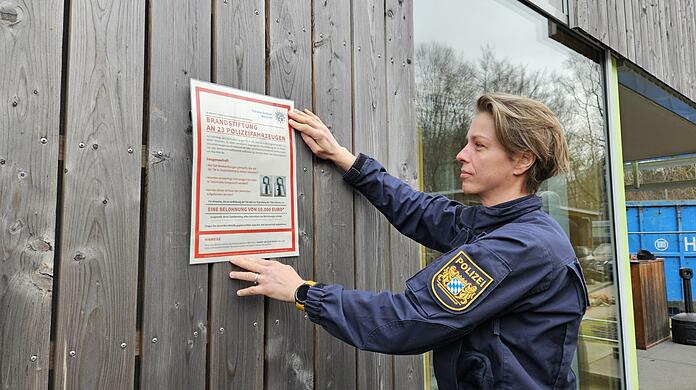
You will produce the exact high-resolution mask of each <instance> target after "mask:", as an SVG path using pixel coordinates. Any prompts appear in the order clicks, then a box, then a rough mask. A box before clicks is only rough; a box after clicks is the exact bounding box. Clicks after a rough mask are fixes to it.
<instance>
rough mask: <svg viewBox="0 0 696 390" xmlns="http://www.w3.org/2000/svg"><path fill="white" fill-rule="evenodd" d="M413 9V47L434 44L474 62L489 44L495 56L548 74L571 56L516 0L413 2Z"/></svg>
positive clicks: (540, 19)
mask: <svg viewBox="0 0 696 390" xmlns="http://www.w3.org/2000/svg"><path fill="white" fill-rule="evenodd" d="M413 11H414V12H413V14H414V40H415V44H416V47H418V45H419V44H421V43H425V42H431V41H436V42H439V43H442V44H446V45H448V46H451V47H454V48H455V49H457V51H458V52H460V53H462V54H463V55H464V56H465V57H466V58H467V59H474V58H478V57H479V56H480V54H481V47H482V46H485V45H486V44H488V45H490V46H491V47H492V48H493V49H494V52H495V53H496V56H497V58H508V59H510V60H511V61H512V62H513V63H524V64H527V65H529V67H530V68H532V69H543V68H547V69H548V70H549V71H551V70H563V61H564V60H565V59H566V58H567V57H568V55H569V53H570V52H571V50H570V49H568V48H566V47H565V46H563V45H562V44H560V43H558V42H556V41H554V40H552V39H550V38H548V31H547V30H548V28H547V22H546V19H545V18H544V17H542V16H541V15H539V14H537V13H536V12H535V11H533V10H532V9H530V8H528V7H526V6H524V5H523V4H521V3H520V2H519V1H517V0H429V1H428V0H415V1H414V10H413Z"/></svg>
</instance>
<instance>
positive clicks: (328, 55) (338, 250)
mask: <svg viewBox="0 0 696 390" xmlns="http://www.w3.org/2000/svg"><path fill="white" fill-rule="evenodd" d="M313 4H314V10H313V13H314V18H313V20H314V31H313V32H312V35H313V42H314V43H313V47H314V61H313V66H314V93H315V95H314V108H315V111H314V112H315V113H316V114H317V115H318V116H319V117H320V118H322V120H323V121H324V123H325V124H326V126H327V127H328V128H329V129H330V130H331V132H332V133H333V135H334V137H336V139H337V141H338V142H339V143H340V144H341V145H342V146H345V147H346V148H348V149H349V150H351V149H352V148H353V134H352V126H353V123H352V117H351V116H352V111H351V103H352V91H351V70H352V69H351V62H352V56H351V54H352V51H351V47H352V43H351V34H350V31H351V26H350V2H349V1H341V0H338V1H329V2H324V1H314V2H313ZM298 139H299V138H298ZM300 142H302V141H300ZM342 175H343V171H342V170H341V169H340V168H338V167H336V166H334V164H333V163H327V162H325V161H322V160H321V159H316V163H315V166H314V185H315V191H314V204H315V207H314V213H315V226H316V227H317V228H316V231H315V237H316V239H315V240H314V248H315V254H316V256H315V260H314V261H315V270H316V272H315V276H314V277H315V279H316V280H317V281H320V282H323V283H337V284H341V285H343V286H344V287H345V288H347V289H352V288H354V287H355V251H354V243H353V235H354V227H353V190H352V188H351V187H350V186H349V185H347V184H346V183H344V182H343V179H342ZM315 342H316V349H315V350H316V356H315V362H316V363H315V367H316V372H315V386H314V387H315V388H316V389H342V388H345V389H353V388H356V386H357V382H356V381H357V372H356V364H357V363H356V352H355V348H353V347H351V346H349V345H348V344H346V343H344V342H342V341H340V340H338V339H336V338H334V337H332V336H331V335H329V334H328V333H326V332H325V331H324V330H322V329H318V330H317V331H316V340H315Z"/></svg>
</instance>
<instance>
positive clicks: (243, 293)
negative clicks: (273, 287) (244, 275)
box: [237, 286, 263, 297]
mask: <svg viewBox="0 0 696 390" xmlns="http://www.w3.org/2000/svg"><path fill="white" fill-rule="evenodd" d="M261 291H262V290H261V287H259V286H251V287H247V288H243V289H241V290H237V295H238V296H240V297H249V296H253V295H263V293H262V292H261Z"/></svg>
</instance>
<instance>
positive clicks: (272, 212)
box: [190, 80, 299, 264]
mask: <svg viewBox="0 0 696 390" xmlns="http://www.w3.org/2000/svg"><path fill="white" fill-rule="evenodd" d="M291 109H293V102H292V101H289V100H283V99H277V98H273V97H269V96H263V95H258V94H254V93H250V92H245V91H241V90H238V89H234V88H230V87H225V86H222V85H216V84H211V83H206V82H202V81H198V80H191V118H192V119H193V175H192V184H193V185H192V191H191V192H192V195H191V256H190V263H191V264H198V263H210V262H216V261H227V260H228V258H229V256H234V255H258V256H261V257H287V256H298V255H299V251H298V234H297V197H296V194H297V188H296V187H297V184H296V177H295V156H296V153H295V134H294V131H293V129H292V128H291V127H290V125H289V124H288V111H289V110H291Z"/></svg>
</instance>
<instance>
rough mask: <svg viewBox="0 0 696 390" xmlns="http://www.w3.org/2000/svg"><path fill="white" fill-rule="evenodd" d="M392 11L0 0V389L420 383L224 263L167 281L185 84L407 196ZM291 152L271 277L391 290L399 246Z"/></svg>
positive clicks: (402, 270) (397, 17) (261, 0)
mask: <svg viewBox="0 0 696 390" xmlns="http://www.w3.org/2000/svg"><path fill="white" fill-rule="evenodd" d="M617 1H620V0H617ZM412 13H413V9H412V4H411V2H410V1H406V2H404V1H401V0H369V1H340V0H325V1H312V0H298V1H293V2H287V1H283V0H249V1H228V0H204V1H196V2H191V1H186V0H172V1H164V0H132V1H128V2H122V1H117V0H104V1H99V2H95V1H90V0H64V1H60V0H24V1H19V0H6V1H1V2H0V54H1V56H0V64H1V65H2V68H3V69H5V71H3V74H2V75H1V76H0V80H1V82H2V84H0V96H1V97H2V99H0V104H1V105H2V106H1V108H0V126H1V127H0V218H1V220H0V388H2V389H5V388H21V389H47V388H109V389H131V388H144V389H151V388H152V389H154V388H157V389H159V388H167V389H204V388H210V389H242V388H244V389H312V388H315V389H356V388H357V389H421V388H423V386H424V378H423V358H422V356H399V357H392V356H388V355H382V354H375V353H368V352H359V351H356V350H355V348H353V347H350V346H348V345H347V344H345V343H343V342H340V341H338V340H337V339H334V338H333V337H331V336H329V335H328V334H327V333H326V332H325V331H324V330H322V329H320V328H317V327H315V326H313V325H312V324H311V323H310V322H309V320H308V319H307V318H306V317H304V318H303V315H302V314H301V313H298V312H297V311H296V310H295V309H294V307H293V306H292V305H289V304H281V303H278V302H274V301H269V300H264V299H262V298H245V299H240V298H238V297H237V296H236V294H235V292H236V290H237V289H239V288H240V287H241V286H242V285H245V283H240V282H232V281H230V280H229V279H228V277H227V274H228V271H229V270H230V267H229V265H228V264H215V265H209V266H189V265H188V252H189V251H188V246H189V221H190V209H189V207H190V206H189V202H190V189H191V154H192V153H191V146H192V145H191V144H192V132H191V130H192V127H191V118H190V98H189V80H190V79H191V78H196V79H200V80H210V81H213V82H217V83H221V84H225V85H229V86H233V87H237V88H241V89H246V90H250V91H254V92H259V93H265V94H270V95H273V96H277V97H281V98H287V99H292V100H294V101H295V104H296V105H297V106H298V107H300V108H303V107H307V108H312V109H313V110H314V111H315V112H317V113H318V114H319V115H320V116H321V117H322V118H323V119H324V121H325V122H326V124H327V125H328V127H329V128H330V129H331V131H332V132H333V133H334V135H335V136H336V138H337V139H338V140H339V142H340V143H341V144H343V145H344V146H346V147H348V148H350V149H352V150H354V151H355V152H356V153H357V152H366V153H368V154H371V155H373V156H375V157H377V158H379V159H380V160H381V162H382V163H383V164H384V165H385V166H386V167H388V169H389V170H390V171H391V172H392V173H394V174H395V175H398V176H399V177H401V178H402V179H403V180H405V181H407V182H410V183H413V184H414V185H415V183H417V182H418V177H417V172H418V169H417V168H418V161H417V153H416V133H415V113H414V111H413V109H414V101H415V100H414V98H415V85H414V72H413V64H412V58H413V22H412V19H411V18H412ZM298 140H300V139H299V138H298ZM297 154H298V163H297V169H298V172H297V174H298V196H299V198H298V208H299V228H300V247H301V249H300V251H301V256H300V257H298V258H286V259H282V260H281V261H284V262H286V263H289V264H292V265H293V266H295V267H296V268H297V269H298V270H299V271H300V273H301V275H303V276H305V277H307V278H314V279H315V280H319V281H322V282H325V283H340V284H342V285H344V286H346V287H347V288H355V287H358V288H362V289H367V290H373V291H379V290H387V289H391V290H394V291H403V289H404V281H405V280H406V279H407V278H408V277H409V276H410V275H412V274H413V273H415V272H416V271H417V270H418V269H419V267H420V258H419V251H418V246H417V245H416V244H414V243H413V242H411V241H409V240H408V239H405V238H404V237H403V236H401V235H400V234H399V233H398V232H396V231H395V230H394V229H393V228H391V227H390V226H389V224H388V223H387V221H386V220H385V219H384V217H382V216H381V214H379V213H378V212H377V211H376V210H375V209H374V208H372V206H371V205H369V203H368V202H367V201H365V199H363V198H362V197H361V196H360V195H357V194H354V193H353V191H352V190H351V189H350V188H349V187H348V186H347V185H345V184H344V183H343V181H342V178H341V172H340V171H339V169H338V168H336V167H335V166H333V165H332V164H329V163H326V162H324V161H320V160H318V159H317V158H315V157H313V156H312V154H311V152H310V151H309V149H308V148H306V147H305V146H304V144H303V143H302V142H301V141H300V143H299V145H298V153H297ZM54 264H55V267H54ZM54 268H55V270H56V272H55V277H54V272H53V270H54Z"/></svg>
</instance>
